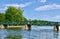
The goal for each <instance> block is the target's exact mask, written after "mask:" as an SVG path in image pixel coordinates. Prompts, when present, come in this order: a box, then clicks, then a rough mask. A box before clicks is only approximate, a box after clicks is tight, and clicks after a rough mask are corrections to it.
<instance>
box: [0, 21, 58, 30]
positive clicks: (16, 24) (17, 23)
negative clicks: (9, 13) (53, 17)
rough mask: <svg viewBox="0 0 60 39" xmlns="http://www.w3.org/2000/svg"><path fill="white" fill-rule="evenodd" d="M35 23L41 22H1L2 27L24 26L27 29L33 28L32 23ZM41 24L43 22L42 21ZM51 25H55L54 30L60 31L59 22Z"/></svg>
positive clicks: (0, 26)
mask: <svg viewBox="0 0 60 39" xmlns="http://www.w3.org/2000/svg"><path fill="white" fill-rule="evenodd" d="M34 24H39V23H35V22H32V21H17V22H16V21H12V22H11V21H8V22H0V28H11V27H23V28H25V29H26V30H31V25H34ZM40 24H41V23H40ZM49 26H54V28H53V30H54V31H59V25H58V22H56V23H54V22H53V25H52V24H51V23H50V25H49Z"/></svg>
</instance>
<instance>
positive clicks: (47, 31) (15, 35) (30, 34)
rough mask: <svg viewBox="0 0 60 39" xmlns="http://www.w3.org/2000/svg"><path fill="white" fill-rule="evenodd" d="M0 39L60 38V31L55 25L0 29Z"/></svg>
mask: <svg viewBox="0 0 60 39" xmlns="http://www.w3.org/2000/svg"><path fill="white" fill-rule="evenodd" d="M0 39H60V31H59V32H54V31H53V26H32V28H31V30H30V31H28V30H24V29H23V28H22V29H18V28H16V29H0Z"/></svg>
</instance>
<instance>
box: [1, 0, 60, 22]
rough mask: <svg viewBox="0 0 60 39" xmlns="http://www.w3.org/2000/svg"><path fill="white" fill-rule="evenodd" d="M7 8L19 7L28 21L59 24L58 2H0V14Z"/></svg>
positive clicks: (50, 0)
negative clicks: (44, 21)
mask: <svg viewBox="0 0 60 39" xmlns="http://www.w3.org/2000/svg"><path fill="white" fill-rule="evenodd" d="M8 6H15V7H20V8H21V9H22V10H24V12H23V13H24V16H25V17H26V18H29V19H40V20H47V21H55V22H56V21H58V22H60V0H0V12H4V11H5V10H6V9H7V7H8Z"/></svg>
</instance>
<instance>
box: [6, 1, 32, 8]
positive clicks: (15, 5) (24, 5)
mask: <svg viewBox="0 0 60 39" xmlns="http://www.w3.org/2000/svg"><path fill="white" fill-rule="evenodd" d="M31 4H32V2H27V3H25V4H6V6H14V7H21V8H23V7H27V6H29V5H31Z"/></svg>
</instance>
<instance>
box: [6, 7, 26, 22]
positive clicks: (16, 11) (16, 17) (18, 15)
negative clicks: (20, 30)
mask: <svg viewBox="0 0 60 39" xmlns="http://www.w3.org/2000/svg"><path fill="white" fill-rule="evenodd" d="M5 17H6V20H7V21H25V20H26V18H25V17H24V16H23V11H22V10H21V9H20V8H16V7H13V6H9V7H8V9H7V10H6V12H5Z"/></svg>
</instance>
